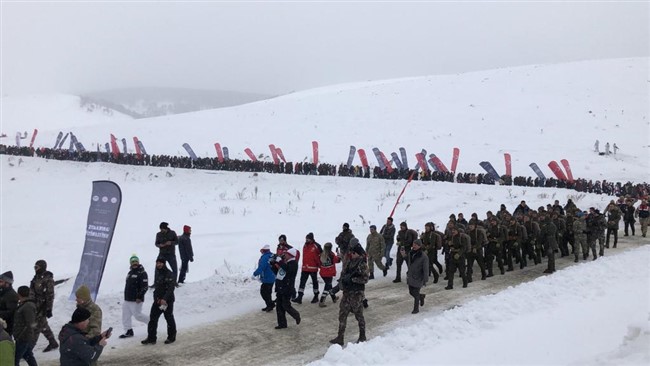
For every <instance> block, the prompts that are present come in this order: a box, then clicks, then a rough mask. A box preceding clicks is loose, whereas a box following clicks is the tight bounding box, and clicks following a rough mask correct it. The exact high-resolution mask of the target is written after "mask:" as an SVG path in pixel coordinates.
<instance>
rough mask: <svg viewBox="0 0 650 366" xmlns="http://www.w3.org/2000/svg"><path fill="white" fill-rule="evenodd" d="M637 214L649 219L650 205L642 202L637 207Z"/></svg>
mask: <svg viewBox="0 0 650 366" xmlns="http://www.w3.org/2000/svg"><path fill="white" fill-rule="evenodd" d="M636 216H637V217H640V218H642V219H647V218H648V217H650V206H648V205H646V204H641V205H639V207H637V209H636Z"/></svg>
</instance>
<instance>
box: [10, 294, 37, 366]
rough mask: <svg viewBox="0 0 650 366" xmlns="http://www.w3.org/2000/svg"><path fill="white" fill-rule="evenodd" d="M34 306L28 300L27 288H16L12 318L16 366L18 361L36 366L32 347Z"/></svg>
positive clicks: (34, 327)
mask: <svg viewBox="0 0 650 366" xmlns="http://www.w3.org/2000/svg"><path fill="white" fill-rule="evenodd" d="M36 337H37V329H36V304H35V303H34V300H32V299H30V298H29V287H27V286H20V287H18V309H16V316H15V317H14V339H15V340H16V362H15V363H16V364H18V363H20V360H21V359H22V360H25V361H27V365H30V366H32V365H36V364H37V363H36V359H35V358H34V352H33V350H34V347H35V346H36Z"/></svg>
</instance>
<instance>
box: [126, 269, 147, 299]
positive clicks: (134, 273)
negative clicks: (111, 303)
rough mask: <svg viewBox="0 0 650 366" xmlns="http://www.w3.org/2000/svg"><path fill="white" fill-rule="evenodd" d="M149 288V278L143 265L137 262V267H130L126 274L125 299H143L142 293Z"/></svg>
mask: <svg viewBox="0 0 650 366" xmlns="http://www.w3.org/2000/svg"><path fill="white" fill-rule="evenodd" d="M148 289H149V278H148V276H147V272H146V271H145V270H144V267H143V266H142V265H141V264H139V265H138V267H137V268H133V267H131V269H130V270H129V274H127V275H126V285H125V286H124V300H125V301H136V300H138V299H139V300H142V301H144V294H146V293H147V290H148Z"/></svg>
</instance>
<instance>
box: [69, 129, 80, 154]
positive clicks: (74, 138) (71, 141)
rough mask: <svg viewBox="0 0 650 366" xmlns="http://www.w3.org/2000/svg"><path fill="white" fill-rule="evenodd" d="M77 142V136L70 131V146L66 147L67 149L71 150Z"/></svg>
mask: <svg viewBox="0 0 650 366" xmlns="http://www.w3.org/2000/svg"><path fill="white" fill-rule="evenodd" d="M77 142H78V141H77V136H75V135H74V134H73V133H72V132H70V147H68V151H70V152H73V151H74V149H75V147H76V146H77Z"/></svg>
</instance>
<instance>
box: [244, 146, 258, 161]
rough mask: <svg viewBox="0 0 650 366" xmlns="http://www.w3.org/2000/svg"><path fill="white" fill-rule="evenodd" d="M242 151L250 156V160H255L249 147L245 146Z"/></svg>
mask: <svg viewBox="0 0 650 366" xmlns="http://www.w3.org/2000/svg"><path fill="white" fill-rule="evenodd" d="M244 152H245V153H246V155H248V157H249V158H251V160H252V161H257V157H256V156H255V155H254V154H253V152H252V151H251V149H250V148H248V147H247V148H245V149H244Z"/></svg>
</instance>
